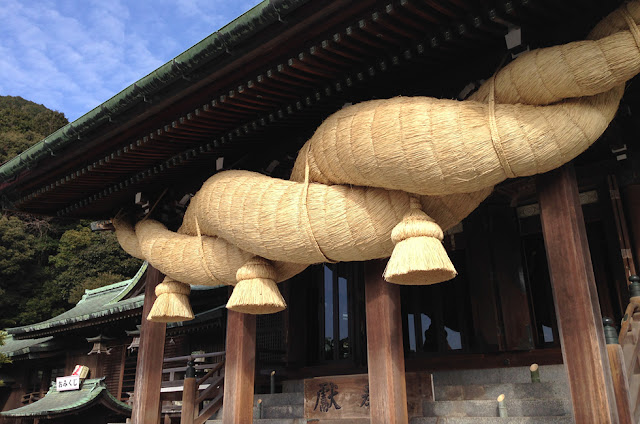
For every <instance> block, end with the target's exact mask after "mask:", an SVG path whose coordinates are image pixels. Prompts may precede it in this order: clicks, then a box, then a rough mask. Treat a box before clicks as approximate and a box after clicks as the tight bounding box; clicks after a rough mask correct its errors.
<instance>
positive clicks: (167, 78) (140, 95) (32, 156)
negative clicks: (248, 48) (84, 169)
mask: <svg viewBox="0 0 640 424" xmlns="http://www.w3.org/2000/svg"><path fill="white" fill-rule="evenodd" d="M309 1H310V0H264V1H263V2H262V3H260V4H258V5H257V6H255V7H254V8H253V9H251V10H249V11H248V12H246V13H244V14H243V15H241V16H240V17H238V18H236V19H235V20H233V21H232V22H230V23H229V24H227V25H225V26H224V27H222V28H221V29H220V30H218V31H216V32H214V33H213V34H211V35H210V36H208V37H207V38H205V39H204V40H202V41H200V42H199V43H197V44H196V45H194V46H193V47H191V48H190V49H188V50H186V51H185V52H183V53H181V54H180V55H178V56H176V57H175V58H174V59H173V60H171V61H169V62H167V63H165V64H164V65H162V66H160V67H159V68H158V69H156V70H155V71H153V72H151V73H150V74H149V75H147V76H145V77H143V78H141V79H140V80H139V81H137V82H135V83H133V84H132V85H130V86H128V87H127V88H125V89H124V90H122V91H121V92H119V93H118V94H116V95H115V96H113V97H112V98H110V99H109V100H107V101H105V102H104V103H102V104H101V105H100V106H98V107H96V108H94V109H92V110H91V111H89V112H88V113H86V114H84V115H83V116H81V117H80V118H78V119H76V120H75V121H73V122H71V123H69V124H67V125H65V126H64V127H62V128H60V129H59V130H57V131H56V132H54V133H53V134H51V135H49V136H48V137H46V138H45V139H44V140H42V141H40V142H38V143H37V144H35V145H33V146H31V147H30V148H28V149H27V150H25V151H24V152H22V153H20V154H19V155H18V156H16V157H14V158H12V159H10V160H9V161H7V162H6V163H4V164H3V165H1V166H0V182H8V181H11V180H13V179H15V178H16V177H17V176H18V175H19V174H20V173H21V172H22V171H24V170H26V169H29V168H31V167H33V166H34V165H36V164H37V163H38V162H39V161H41V160H44V159H47V158H48V157H50V156H55V155H56V154H57V153H58V152H61V151H62V150H64V149H66V148H68V147H72V146H73V144H74V143H75V142H77V141H78V140H80V139H82V136H83V134H86V133H88V132H90V131H91V130H93V129H95V128H97V127H98V126H100V125H101V124H103V123H105V122H108V121H110V120H111V119H114V118H115V117H116V116H118V115H120V114H122V113H124V112H125V111H127V110H128V109H130V108H131V107H132V106H134V105H136V104H137V103H139V102H140V101H144V99H145V97H148V96H151V95H153V94H155V93H157V92H159V91H161V90H162V89H164V88H165V87H167V86H168V85H169V84H170V83H171V82H173V81H175V80H177V79H179V78H183V77H187V76H188V75H189V73H191V72H193V71H194V70H196V69H197V68H199V67H200V66H202V65H203V64H205V63H207V62H209V61H211V60H212V59H215V58H216V57H218V56H220V55H222V54H223V53H225V52H227V51H229V50H231V49H232V48H233V47H234V46H237V45H238V44H240V43H242V42H243V41H245V40H247V39H249V38H251V37H252V36H254V35H256V34H257V33H259V32H260V31H261V30H263V29H265V28H266V27H268V26H269V25H271V24H273V23H275V22H277V21H281V20H282V18H283V17H284V16H286V15H288V14H289V13H291V12H292V11H293V10H295V9H296V8H298V7H299V6H301V5H303V4H305V3H307V2H309Z"/></svg>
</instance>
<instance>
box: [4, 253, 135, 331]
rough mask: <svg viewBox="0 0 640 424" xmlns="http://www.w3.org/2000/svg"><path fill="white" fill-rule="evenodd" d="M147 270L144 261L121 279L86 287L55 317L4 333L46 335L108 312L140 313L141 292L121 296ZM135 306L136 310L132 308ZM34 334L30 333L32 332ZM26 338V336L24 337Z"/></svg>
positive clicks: (108, 313)
mask: <svg viewBox="0 0 640 424" xmlns="http://www.w3.org/2000/svg"><path fill="white" fill-rule="evenodd" d="M146 270H147V262H145V263H143V264H142V266H141V267H140V269H139V270H138V272H137V273H136V275H135V276H134V277H133V278H131V279H129V280H125V281H121V282H119V283H115V284H110V285H108V286H105V287H101V288H98V289H94V290H87V291H86V292H85V294H84V296H82V299H81V300H80V302H78V303H77V304H76V306H74V307H73V308H71V309H70V310H68V311H67V312H64V313H62V314H60V315H58V316H56V317H53V318H51V319H48V320H46V321H42V322H39V323H36V324H31V325H25V326H22V327H14V328H8V329H7V333H9V334H12V335H15V336H21V335H27V334H29V333H36V334H37V335H48V334H52V333H56V332H59V331H62V329H63V328H65V327H67V326H69V325H73V324H78V323H82V322H87V323H88V322H89V321H91V320H95V319H100V318H107V317H109V316H110V315H114V314H118V313H125V312H128V311H131V312H132V313H133V312H135V313H136V314H137V313H140V312H141V309H142V303H143V300H144V295H139V296H135V297H131V298H128V299H125V297H126V296H127V295H128V294H129V293H130V292H131V290H132V289H133V287H135V286H136V284H137V283H138V281H139V280H140V278H142V276H143V275H144V273H145V271H146ZM136 310H139V311H136ZM36 334H34V335H36ZM25 341H26V340H25Z"/></svg>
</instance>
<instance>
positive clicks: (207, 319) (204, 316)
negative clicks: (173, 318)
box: [167, 305, 227, 331]
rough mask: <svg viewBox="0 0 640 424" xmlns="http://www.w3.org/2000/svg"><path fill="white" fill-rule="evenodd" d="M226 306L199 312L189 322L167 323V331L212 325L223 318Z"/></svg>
mask: <svg viewBox="0 0 640 424" xmlns="http://www.w3.org/2000/svg"><path fill="white" fill-rule="evenodd" d="M226 308H227V306H226V305H220V306H217V307H215V308H213V309H209V310H206V311H202V312H199V313H197V314H196V315H195V318H194V319H192V320H190V321H178V322H168V323H167V331H170V330H176V329H180V328H181V327H185V328H186V327H195V326H202V325H203V324H206V323H213V322H215V320H220V319H222V317H223V316H224V312H225V311H226Z"/></svg>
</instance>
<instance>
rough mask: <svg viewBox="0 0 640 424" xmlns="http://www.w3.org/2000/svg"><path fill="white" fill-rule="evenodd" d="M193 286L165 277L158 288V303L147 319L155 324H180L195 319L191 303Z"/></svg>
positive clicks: (152, 308)
mask: <svg viewBox="0 0 640 424" xmlns="http://www.w3.org/2000/svg"><path fill="white" fill-rule="evenodd" d="M189 293H191V286H189V284H184V283H181V282H180V281H176V280H174V279H172V278H170V277H165V278H164V280H162V283H160V284H158V285H157V286H156V296H157V298H156V301H155V302H153V306H152V307H151V311H149V315H148V316H147V319H148V320H149V321H153V322H179V321H189V320H192V319H193V318H194V316H193V310H192V309H191V304H190V303H189Z"/></svg>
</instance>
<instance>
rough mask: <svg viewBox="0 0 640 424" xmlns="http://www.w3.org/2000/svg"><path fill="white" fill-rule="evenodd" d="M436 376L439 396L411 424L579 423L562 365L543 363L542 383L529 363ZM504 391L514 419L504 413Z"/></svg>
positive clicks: (509, 410) (507, 405) (446, 372)
mask: <svg viewBox="0 0 640 424" xmlns="http://www.w3.org/2000/svg"><path fill="white" fill-rule="evenodd" d="M433 380H434V388H435V401H426V402H424V403H423V415H424V417H419V418H418V417H416V418H413V419H412V420H411V424H436V423H437V424H471V423H473V424H485V423H486V424H490V423H504V424H507V423H509V424H511V423H512V424H516V423H517V424H524V423H541V424H545V423H573V422H574V421H573V414H572V412H571V411H572V409H571V401H570V395H569V389H568V384H567V378H566V374H565V370H564V367H563V366H562V365H551V366H542V367H540V380H541V382H540V383H531V378H530V373H529V369H528V367H513V368H498V369H487V370H464V371H463V370H460V371H441V372H436V373H434V375H433ZM501 394H504V395H505V400H504V405H505V407H506V409H507V413H508V416H509V418H498V403H497V400H496V399H497V398H498V396H499V395H501Z"/></svg>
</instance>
